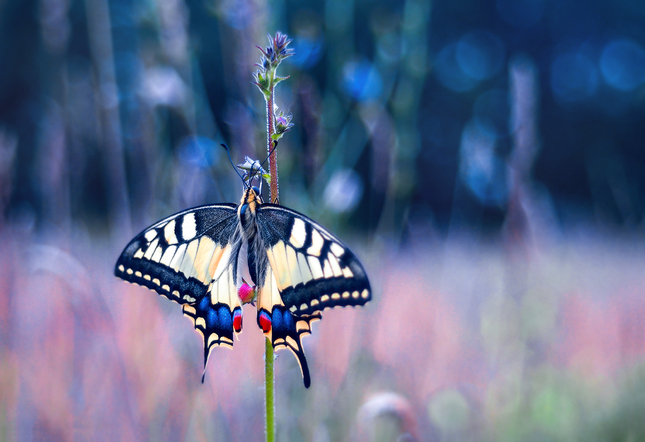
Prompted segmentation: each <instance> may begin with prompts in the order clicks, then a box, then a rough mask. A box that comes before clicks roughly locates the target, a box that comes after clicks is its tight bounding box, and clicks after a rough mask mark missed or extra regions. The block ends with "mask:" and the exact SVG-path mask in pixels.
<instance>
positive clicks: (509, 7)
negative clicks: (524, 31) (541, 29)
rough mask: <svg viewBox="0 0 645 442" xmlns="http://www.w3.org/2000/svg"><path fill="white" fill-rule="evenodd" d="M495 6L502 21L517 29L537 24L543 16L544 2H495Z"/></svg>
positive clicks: (500, 0) (534, 0) (525, 0)
mask: <svg viewBox="0 0 645 442" xmlns="http://www.w3.org/2000/svg"><path fill="white" fill-rule="evenodd" d="M496 4H497V11H498V12H499V15H500V16H501V17H502V19H503V20H504V21H506V22H507V23H509V24H511V25H513V26H517V27H519V28H528V27H530V26H533V25H535V24H537V23H538V22H539V21H540V19H541V18H542V16H543V15H544V0H497V1H496Z"/></svg>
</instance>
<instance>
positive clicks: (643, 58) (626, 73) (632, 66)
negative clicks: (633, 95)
mask: <svg viewBox="0 0 645 442" xmlns="http://www.w3.org/2000/svg"><path fill="white" fill-rule="evenodd" d="M600 71H601V72H602V75H603V78H604V79H605V81H606V82H607V83H608V84H609V85H610V86H612V87H614V88H616V89H618V90H621V91H625V92H628V91H633V90H634V89H636V88H637V87H639V86H641V85H642V84H643V83H644V82H645V50H643V47H642V46H640V45H639V44H637V43H636V42H634V41H632V40H626V39H618V40H614V41H612V42H610V43H608V44H607V45H605V47H604V48H603V51H602V55H601V57H600Z"/></svg>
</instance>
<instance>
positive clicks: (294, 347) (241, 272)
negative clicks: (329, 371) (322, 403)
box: [114, 183, 371, 387]
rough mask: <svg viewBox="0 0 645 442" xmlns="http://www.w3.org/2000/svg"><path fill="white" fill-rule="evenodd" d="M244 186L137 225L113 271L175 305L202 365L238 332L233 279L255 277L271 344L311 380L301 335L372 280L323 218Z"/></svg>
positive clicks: (363, 297) (360, 295) (365, 297)
mask: <svg viewBox="0 0 645 442" xmlns="http://www.w3.org/2000/svg"><path fill="white" fill-rule="evenodd" d="M244 187H245V188H244V195H243V196H242V200H241V202H240V204H239V205H238V206H235V205H234V204H215V205H209V206H201V207H196V208H193V209H188V210H185V211H183V212H179V213H177V214H175V215H172V216H170V217H168V218H166V219H164V220H162V221H159V222H158V223H156V224H154V225H153V226H151V227H149V228H147V229H145V230H144V231H143V232H141V233H140V234H139V235H137V236H136V237H135V238H134V239H133V240H132V241H130V243H129V244H128V245H127V247H126V248H125V250H124V251H123V253H122V254H121V256H120V257H119V259H118V261H117V263H116V266H115V270H114V273H115V275H116V276H118V277H119V278H122V279H124V280H126V281H128V282H132V283H136V284H139V285H142V286H145V287H147V288H149V289H152V290H154V291H156V292H157V293H159V294H160V295H163V296H165V297H167V298H169V299H170V300H172V301H175V302H177V303H178V304H181V305H182V308H183V312H184V314H185V315H186V316H188V317H189V318H190V319H191V320H192V321H193V324H194V326H195V329H196V330H197V331H198V332H199V333H200V334H201V335H202V336H203V339H204V370H206V364H207V363H208V358H209V356H210V352H211V350H212V348H213V347H214V346H219V345H222V346H227V347H231V348H232V346H233V335H234V334H235V335H237V334H239V333H241V332H242V301H241V300H240V297H239V296H238V289H239V287H240V286H241V284H242V282H243V281H244V282H247V283H248V284H250V285H255V286H256V288H257V299H256V306H257V323H258V326H259V327H260V328H261V329H262V331H263V332H264V334H265V335H266V336H267V337H268V338H269V339H270V340H271V342H272V344H273V347H274V348H275V349H276V350H278V349H282V348H288V349H289V350H291V351H292V352H293V354H294V355H295V356H296V358H297V360H298V362H299V364H300V369H301V371H302V377H303V381H304V384H305V387H309V385H310V384H311V378H310V375H309V368H308V367H307V359H306V357H305V352H304V349H303V346H302V337H303V336H304V335H307V334H309V333H311V323H312V322H313V321H315V320H318V319H321V317H322V316H321V311H322V310H324V309H327V308H330V307H337V306H347V305H352V306H354V305H363V304H365V303H366V302H367V301H369V300H370V299H371V290H370V283H369V281H368V279H367V275H366V274H365V270H364V269H363V266H362V265H361V263H360V262H359V261H358V259H357V258H356V256H354V254H353V253H352V252H351V251H350V250H349V249H348V248H347V247H346V246H345V245H344V244H343V243H342V242H341V241H340V240H339V239H338V238H336V237H335V236H334V235H332V234H331V233H329V232H328V231H327V230H326V229H325V228H324V227H322V226H320V225H319V224H318V223H316V222H315V221H313V220H311V219H309V218H307V217H306V216H304V215H302V214H300V213H298V212H296V211H294V210H290V209H287V208H285V207H282V206H279V205H276V204H269V203H266V204H265V203H264V202H263V200H262V197H261V193H260V191H259V190H258V188H257V187H252V186H250V185H249V184H246V183H245V186H244ZM203 379H204V378H203V377H202V382H203Z"/></svg>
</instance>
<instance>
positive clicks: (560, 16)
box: [0, 0, 645, 441]
mask: <svg viewBox="0 0 645 442" xmlns="http://www.w3.org/2000/svg"><path fill="white" fill-rule="evenodd" d="M644 20H645V7H644V6H643V3H642V2H641V1H640V0H623V1H620V2H588V1H583V0H564V1H558V2H555V1H547V0H522V1H514V0H496V1H495V2H493V1H483V0H466V1H458V2H430V1H429V0H405V1H402V2H396V3H395V2H388V1H383V0H374V1H369V2H368V1H354V2H351V1H350V2H347V1H341V0H325V1H319V2H313V3H307V4H305V3H302V2H295V1H285V2H266V1H264V0H256V1H250V0H240V1H236V0H220V1H216V0H185V1H184V0H151V1H147V2H132V1H126V0H112V1H108V0H85V1H71V0H5V1H2V2H0V440H72V439H74V440H146V439H148V440H259V439H261V438H262V437H263V431H264V402H263V400H264V392H263V372H262V370H263V347H264V343H263V339H262V335H261V332H260V330H259V329H257V327H255V313H254V311H253V308H252V307H250V306H247V307H246V310H245V315H246V318H247V320H246V321H245V323H246V327H245V329H244V333H243V334H242V335H241V340H239V341H237V342H236V343H235V349H234V350H232V351H231V350H227V349H215V350H214V351H213V354H212V356H211V360H210V363H209V367H208V370H207V372H206V379H205V383H204V384H201V383H200V379H201V374H202V363H203V360H202V343H201V337H200V336H199V335H198V334H197V333H196V332H195V331H194V329H193V327H192V325H191V323H190V321H189V320H188V319H186V318H184V317H183V316H182V314H181V309H180V308H179V307H178V306H177V304H174V303H172V302H170V301H168V300H167V299H165V298H161V297H159V296H157V295H156V294H154V293H153V292H150V291H148V290H146V289H144V288H141V287H138V286H133V285H129V284H126V283H124V282H122V281H120V280H117V279H116V278H115V277H114V276H113V273H112V272H113V265H114V262H115V261H116V258H117V257H118V255H119V253H120V252H121V250H122V248H123V247H124V246H125V245H126V244H127V242H128V241H129V240H130V239H131V237H132V236H133V235H134V234H136V233H138V232H139V231H141V230H142V229H143V228H145V227H147V226H148V225H150V224H151V223H152V222H154V221H156V220H158V219H160V218H161V217H164V216H167V215H169V214H171V213H174V212H176V211H179V210H182V209H185V208H187V207H191V206H194V205H198V204H206V203H214V202H237V201H238V200H239V198H240V196H241V184H240V181H239V179H238V178H237V176H236V175H235V173H234V171H233V170H232V168H231V166H230V164H229V163H228V159H227V158H226V156H225V153H224V151H223V150H222V149H221V148H220V147H218V146H219V144H220V143H222V142H225V143H227V144H228V145H229V146H231V151H232V154H233V157H234V161H236V163H241V162H242V161H243V158H244V155H250V156H252V157H254V158H260V159H264V156H265V155H266V152H265V147H263V140H264V137H265V133H264V130H265V115H264V102H263V99H262V97H261V94H260V93H259V92H258V91H257V90H256V89H255V87H254V86H253V85H252V84H251V81H252V78H251V73H252V72H253V70H254V67H253V64H254V63H256V62H257V61H258V59H259V52H258V51H257V49H256V48H255V45H262V46H263V45H265V44H266V34H267V33H271V34H273V33H274V32H275V31H276V30H281V31H283V32H286V33H287V34H289V36H290V37H292V38H293V39H294V41H293V43H292V47H293V48H294V49H295V50H296V52H297V55H295V56H294V57H292V58H290V59H288V60H287V61H286V62H285V63H283V65H282V66H281V68H280V69H281V74H283V75H290V78H289V80H288V81H285V82H283V83H281V84H280V85H279V86H278V89H277V104H278V105H279V106H280V108H282V109H284V110H286V111H289V112H291V113H292V114H293V117H294V118H293V122H294V123H295V127H294V129H293V130H292V131H291V132H290V133H288V134H287V135H286V136H285V137H284V138H283V139H282V141H281V143H280V150H279V155H278V158H279V160H278V164H279V170H280V184H281V188H280V191H281V194H280V197H281V198H280V202H281V203H282V204H284V205H286V206H289V207H291V208H293V209H296V210H298V211H301V212H303V213H305V214H307V215H308V216H310V217H312V218H314V219H316V220H317V221H319V222H320V223H321V224H323V225H325V226H327V227H328V228H329V229H330V230H331V231H333V232H335V233H336V234H338V235H339V236H340V237H341V238H342V239H343V240H344V241H345V242H346V243H347V244H348V245H349V246H351V247H352V249H353V250H354V252H355V253H356V254H357V255H358V256H359V257H360V258H361V260H362V261H363V263H364V265H365V267H366V270H367V272H368V274H369V276H370V279H371V283H372V287H373V292H374V299H373V301H372V302H371V303H369V304H368V305H367V306H366V307H364V308H356V309H351V308H345V309H336V310H330V311H326V312H325V314H324V315H323V316H324V319H323V320H322V321H320V322H317V323H316V325H314V327H313V334H312V335H311V336H309V337H307V338H305V339H304V346H305V350H306V353H307V355H308V360H309V364H310V368H311V374H312V386H311V388H310V389H305V388H304V387H303V385H302V379H301V375H300V370H299V367H298V365H297V362H296V360H295V358H293V356H292V355H291V354H289V353H288V352H286V351H281V352H278V359H277V362H276V395H277V398H276V414H277V425H278V431H277V433H278V439H279V440H315V441H338V440H382V441H385V440H397V438H399V440H433V441H456V440H472V441H493V440H495V441H514V440H522V441H529V440H530V441H532V440H536V441H537V440H553V441H556V440H562V441H565V440H566V441H570V440H585V441H588V440H598V441H614V440H615V441H623V440H630V441H636V440H644V439H645V420H643V416H645V359H644V356H645V272H644V271H643V270H644V264H645V248H644V247H643V246H644V242H643V240H644V238H643V214H644V207H645V206H644V203H645V199H644V195H645V173H644V171H645V154H644V152H645V150H644V149H643V140H644V139H645V106H644V105H643V104H644V100H645V28H643V26H642V23H643V21H644Z"/></svg>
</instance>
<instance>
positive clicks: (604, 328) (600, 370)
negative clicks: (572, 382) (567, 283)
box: [558, 294, 622, 377]
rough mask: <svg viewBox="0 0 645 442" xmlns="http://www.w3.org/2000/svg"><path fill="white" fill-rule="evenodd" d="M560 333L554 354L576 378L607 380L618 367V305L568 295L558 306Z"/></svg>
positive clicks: (619, 360)
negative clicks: (580, 376)
mask: <svg viewBox="0 0 645 442" xmlns="http://www.w3.org/2000/svg"><path fill="white" fill-rule="evenodd" d="M561 333H562V341H561V343H560V345H559V347H558V353H559V354H561V355H562V356H561V358H562V360H563V361H564V362H565V365H566V366H568V367H571V368H573V369H574V370H575V371H576V372H577V373H579V374H580V375H582V376H586V377H596V376H601V377H608V376H610V375H611V374H613V373H614V372H615V370H616V369H617V368H618V367H620V365H621V363H622V360H621V352H620V310H619V305H617V304H615V303H611V302H607V300H603V301H602V302H600V301H598V300H594V299H590V298H589V297H585V296H583V295H580V294H572V295H569V296H567V297H566V298H565V299H564V300H563V303H562V330H561Z"/></svg>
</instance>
